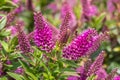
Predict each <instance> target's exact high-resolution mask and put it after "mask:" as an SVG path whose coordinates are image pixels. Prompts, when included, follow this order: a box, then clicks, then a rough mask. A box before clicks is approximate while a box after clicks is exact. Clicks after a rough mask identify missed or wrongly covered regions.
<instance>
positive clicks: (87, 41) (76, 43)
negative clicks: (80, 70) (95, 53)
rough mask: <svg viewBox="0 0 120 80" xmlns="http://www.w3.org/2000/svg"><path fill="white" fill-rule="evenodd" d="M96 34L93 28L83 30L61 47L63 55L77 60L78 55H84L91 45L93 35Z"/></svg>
mask: <svg viewBox="0 0 120 80" xmlns="http://www.w3.org/2000/svg"><path fill="white" fill-rule="evenodd" d="M96 35H97V31H96V30H94V29H87V30H85V31H84V32H83V33H82V34H81V35H79V36H78V37H77V38H75V39H74V40H73V41H72V42H71V43H70V44H69V45H68V46H66V47H65V48H64V49H63V57H65V58H67V59H70V60H77V59H78V58H79V57H81V56H84V55H86V53H87V52H88V50H89V48H90V47H91V46H92V45H93V36H96Z"/></svg>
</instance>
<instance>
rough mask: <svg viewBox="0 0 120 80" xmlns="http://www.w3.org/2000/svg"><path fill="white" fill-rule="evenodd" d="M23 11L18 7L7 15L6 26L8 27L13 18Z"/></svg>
mask: <svg viewBox="0 0 120 80" xmlns="http://www.w3.org/2000/svg"><path fill="white" fill-rule="evenodd" d="M22 10H23V8H22V6H19V7H18V8H16V9H14V10H13V11H11V12H10V13H8V15H7V23H6V26H10V24H11V22H13V21H14V19H15V16H16V15H17V14H18V13H20V12H21V11H22Z"/></svg>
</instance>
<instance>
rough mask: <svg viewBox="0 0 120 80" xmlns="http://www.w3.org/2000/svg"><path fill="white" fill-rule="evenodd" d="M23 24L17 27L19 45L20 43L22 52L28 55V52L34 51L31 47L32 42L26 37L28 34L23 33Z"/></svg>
mask: <svg viewBox="0 0 120 80" xmlns="http://www.w3.org/2000/svg"><path fill="white" fill-rule="evenodd" d="M22 26H23V25H22V23H21V22H19V23H18V24H17V25H16V29H17V31H18V43H19V48H20V49H21V51H22V52H23V53H28V52H31V51H32V49H31V45H30V42H29V40H28V38H27V36H26V34H25V33H24V32H23V31H22V29H21V27H22Z"/></svg>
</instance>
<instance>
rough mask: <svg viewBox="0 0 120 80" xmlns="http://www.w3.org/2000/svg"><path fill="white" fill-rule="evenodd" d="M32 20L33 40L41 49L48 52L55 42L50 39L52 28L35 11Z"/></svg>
mask: <svg viewBox="0 0 120 80" xmlns="http://www.w3.org/2000/svg"><path fill="white" fill-rule="evenodd" d="M34 20H35V22H34V23H35V31H34V42H35V44H36V45H37V46H38V47H39V48H40V49H41V50H44V51H46V52H50V51H51V50H52V49H53V47H54V44H55V43H54V41H53V40H52V30H51V29H50V28H49V27H50V26H49V25H48V24H47V22H46V21H45V19H44V18H43V16H42V14H41V13H35V15H34Z"/></svg>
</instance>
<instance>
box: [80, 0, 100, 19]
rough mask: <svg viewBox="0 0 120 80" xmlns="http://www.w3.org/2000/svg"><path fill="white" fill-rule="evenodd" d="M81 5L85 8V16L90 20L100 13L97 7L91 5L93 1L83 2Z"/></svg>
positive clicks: (84, 0) (86, 0)
mask: <svg viewBox="0 0 120 80" xmlns="http://www.w3.org/2000/svg"><path fill="white" fill-rule="evenodd" d="M81 3H82V8H83V15H84V16H85V17H86V18H90V17H92V16H94V15H95V14H96V13H97V12H98V11H97V8H96V6H94V5H92V4H91V0H81Z"/></svg>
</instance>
